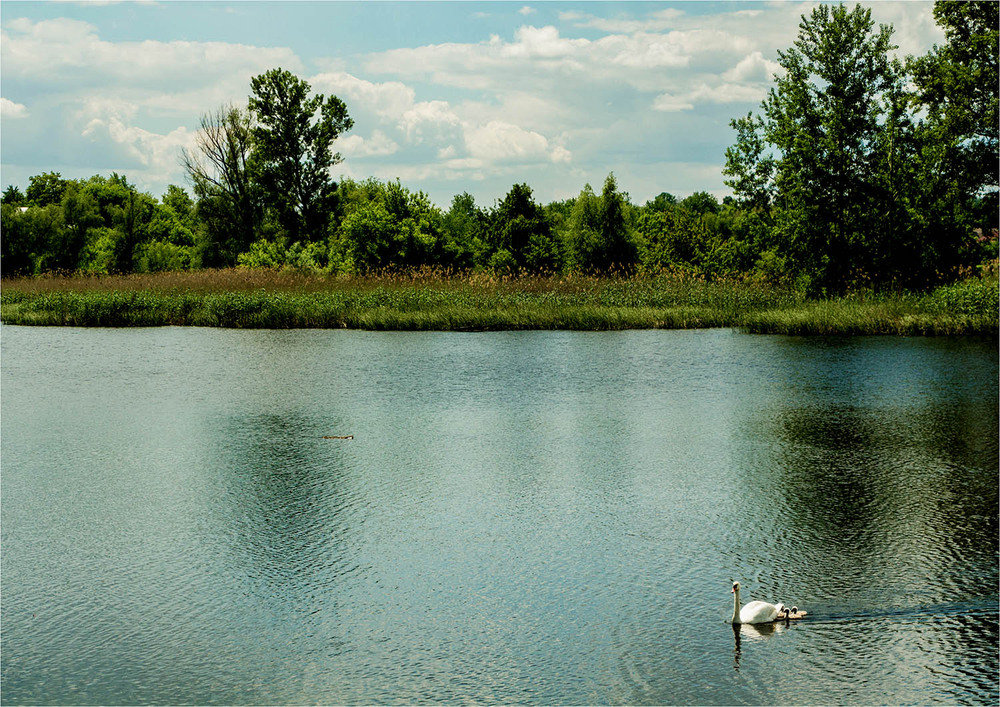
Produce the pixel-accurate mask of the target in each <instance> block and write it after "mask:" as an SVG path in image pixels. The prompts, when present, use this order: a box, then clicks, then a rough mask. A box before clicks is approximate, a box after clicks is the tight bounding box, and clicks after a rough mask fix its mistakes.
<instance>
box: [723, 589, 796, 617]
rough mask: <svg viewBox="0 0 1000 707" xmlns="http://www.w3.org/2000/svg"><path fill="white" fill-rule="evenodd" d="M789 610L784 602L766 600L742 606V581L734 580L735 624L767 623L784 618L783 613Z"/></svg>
mask: <svg viewBox="0 0 1000 707" xmlns="http://www.w3.org/2000/svg"><path fill="white" fill-rule="evenodd" d="M786 611H788V609H786V607H785V605H784V604H777V605H775V604H768V603H767V602H766V601H752V602H750V603H749V604H747V605H746V606H744V607H743V608H742V609H741V608H740V583H739V582H733V621H732V623H734V624H766V623H771V622H772V621H774V620H776V619H779V618H784V617H783V616H782V614H785V612H786Z"/></svg>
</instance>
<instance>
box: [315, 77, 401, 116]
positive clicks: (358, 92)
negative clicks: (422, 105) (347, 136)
mask: <svg viewBox="0 0 1000 707" xmlns="http://www.w3.org/2000/svg"><path fill="white" fill-rule="evenodd" d="M309 83H310V85H312V87H313V89H314V90H316V91H320V92H323V93H332V94H335V95H336V96H338V97H339V98H342V99H344V101H345V102H346V103H347V108H348V111H350V110H351V106H352V104H354V103H358V104H361V105H363V106H365V107H366V108H368V109H370V110H372V111H374V112H375V113H376V115H378V116H379V117H382V118H393V119H397V118H399V117H400V116H402V115H403V113H405V112H406V111H407V110H410V109H411V108H412V107H413V104H414V101H415V98H416V93H415V92H414V90H413V89H412V88H410V87H409V86H407V85H405V84H403V83H402V82H400V81H386V82H384V83H374V82H372V81H367V80H365V79H361V78H358V77H357V76H352V75H351V74H349V73H347V72H346V71H335V72H328V73H323V74H319V75H317V76H314V77H312V78H310V79H309Z"/></svg>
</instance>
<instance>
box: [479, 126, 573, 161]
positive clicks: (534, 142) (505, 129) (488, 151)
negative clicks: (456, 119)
mask: <svg viewBox="0 0 1000 707" xmlns="http://www.w3.org/2000/svg"><path fill="white" fill-rule="evenodd" d="M465 144H466V149H467V150H468V152H469V154H470V155H471V156H472V157H473V158H475V159H477V160H481V161H483V162H484V163H494V162H507V161H517V162H538V161H549V162H568V161H569V160H570V157H571V155H570V153H569V151H568V150H566V149H565V148H564V147H561V146H559V147H555V148H550V147H549V141H548V139H547V138H546V137H545V136H544V135H541V134H539V133H536V132H534V131H531V130H525V129H523V128H521V127H519V126H517V125H513V124H511V123H506V122H504V121H502V120H492V121H490V122H489V123H487V124H485V125H480V126H476V127H474V128H471V129H469V130H466V133H465Z"/></svg>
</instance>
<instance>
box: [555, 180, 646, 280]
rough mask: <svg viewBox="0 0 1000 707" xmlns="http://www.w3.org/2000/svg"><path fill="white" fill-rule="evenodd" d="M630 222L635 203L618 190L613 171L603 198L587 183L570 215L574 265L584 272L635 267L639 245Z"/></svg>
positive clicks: (570, 244) (570, 251) (622, 269)
mask: <svg viewBox="0 0 1000 707" xmlns="http://www.w3.org/2000/svg"><path fill="white" fill-rule="evenodd" d="M651 213H653V214H656V213H660V212H658V211H653V212H651ZM630 221H631V205H630V204H629V203H628V197H627V195H625V194H623V193H621V192H619V191H618V184H617V182H616V181H615V177H614V175H613V174H609V175H608V176H607V178H606V179H605V180H604V188H603V190H602V192H601V196H600V197H598V196H597V195H596V194H595V193H594V191H593V189H592V188H591V187H590V185H589V184H588V185H587V186H585V187H584V189H583V191H582V192H580V195H579V196H578V197H577V198H576V202H575V203H574V205H573V210H572V212H571V214H570V222H569V229H568V233H567V243H568V250H569V261H570V263H571V264H572V266H573V267H574V268H576V269H579V270H581V271H583V272H605V273H606V272H612V271H619V272H627V271H629V270H631V269H632V268H633V267H634V265H635V262H636V259H637V256H638V247H637V244H636V236H635V234H634V232H633V230H634V229H633V227H632V225H631V223H630Z"/></svg>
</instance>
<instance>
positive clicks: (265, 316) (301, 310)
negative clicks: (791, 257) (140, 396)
mask: <svg viewBox="0 0 1000 707" xmlns="http://www.w3.org/2000/svg"><path fill="white" fill-rule="evenodd" d="M0 320H2V321H3V322H4V323H6V324H27V325H56V326H166V325H177V326H216V327H235V328H352V329H373V330H500V329H581V330H602V329H652V328H700V327H737V328H742V329H745V330H747V331H750V332H755V333H785V334H835V333H840V334H904V335H935V334H987V335H996V334H997V328H998V326H997V280H996V277H995V276H993V277H991V278H986V279H978V278H977V279H972V280H968V281H964V282H962V283H958V284H955V285H950V286H948V287H943V288H939V289H938V290H935V291H933V292H931V293H929V294H924V295H914V294H894V295H878V296H876V295H873V294H870V293H867V294H855V295H852V296H848V297H844V298H839V299H828V300H820V301H817V300H807V299H805V298H804V297H803V296H802V295H801V294H799V293H797V292H795V291H792V290H787V289H781V288H775V287H769V286H766V285H762V284H760V283H754V282H737V281H725V282H706V281H704V280H701V279H699V278H696V277H690V276H684V275H678V274H669V275H659V276H655V277H631V278H591V277H580V276H565V277H522V278H496V277H492V276H489V275H471V276H447V275H443V274H440V273H435V272H421V273H416V274H412V275H406V276H403V275H387V276H375V277H351V278H347V277H326V276H318V275H309V274H300V273H293V272H274V271H254V270H241V269H233V270H214V271H198V272H191V273H164V274H160V275H133V276H121V277H43V278H30V279H21V280H7V281H4V283H3V285H2V288H0Z"/></svg>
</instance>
